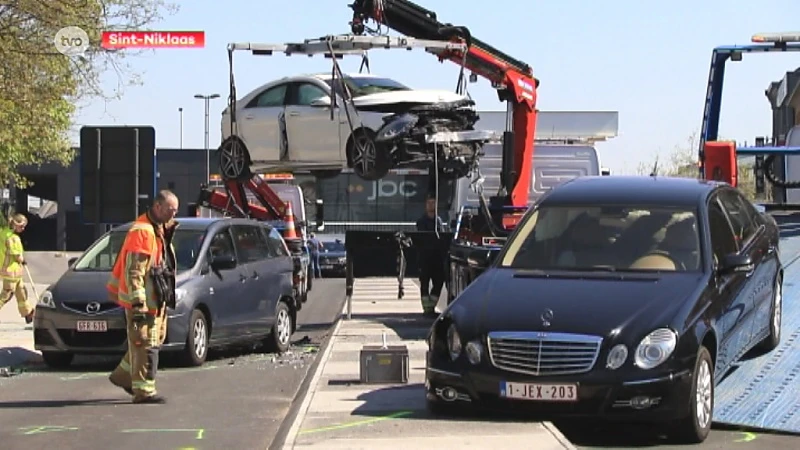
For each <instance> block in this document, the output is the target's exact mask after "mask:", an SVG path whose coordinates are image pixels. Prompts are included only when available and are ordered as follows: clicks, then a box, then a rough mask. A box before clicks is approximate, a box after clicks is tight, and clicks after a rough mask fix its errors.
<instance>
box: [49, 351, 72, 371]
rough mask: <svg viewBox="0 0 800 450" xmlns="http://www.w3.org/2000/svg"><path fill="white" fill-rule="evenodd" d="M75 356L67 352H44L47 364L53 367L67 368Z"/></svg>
mask: <svg viewBox="0 0 800 450" xmlns="http://www.w3.org/2000/svg"><path fill="white" fill-rule="evenodd" d="M74 358H75V355H74V354H72V353H67V352H42V359H43V360H44V363H45V365H46V366H47V367H49V368H51V369H66V368H67V367H69V366H70V365H71V364H72V360H73V359H74Z"/></svg>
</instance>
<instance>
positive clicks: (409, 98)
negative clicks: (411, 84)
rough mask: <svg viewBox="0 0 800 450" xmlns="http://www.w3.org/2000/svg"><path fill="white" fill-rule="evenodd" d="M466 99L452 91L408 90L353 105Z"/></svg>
mask: <svg viewBox="0 0 800 450" xmlns="http://www.w3.org/2000/svg"><path fill="white" fill-rule="evenodd" d="M465 98H466V97H464V96H463V95H459V94H456V93H455V92H451V91H443V90H408V91H391V92H379V93H376V94H368V95H362V96H359V97H356V98H354V99H353V104H354V105H355V106H356V107H359V106H374V105H391V104H395V103H419V104H431V103H440V102H454V101H458V100H463V99H465Z"/></svg>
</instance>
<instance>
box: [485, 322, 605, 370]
mask: <svg viewBox="0 0 800 450" xmlns="http://www.w3.org/2000/svg"><path fill="white" fill-rule="evenodd" d="M602 342H603V338H601V337H598V336H586V335H582V334H566V333H547V332H502V331H497V332H492V333H489V358H490V359H491V361H492V364H493V365H494V366H495V367H497V368H498V369H502V370H508V371H509V372H517V373H525V374H529V375H541V376H545V375H568V374H576V373H583V372H588V371H590V370H592V367H594V363H595V362H596V361H597V356H598V354H599V353H600V344H601V343H602Z"/></svg>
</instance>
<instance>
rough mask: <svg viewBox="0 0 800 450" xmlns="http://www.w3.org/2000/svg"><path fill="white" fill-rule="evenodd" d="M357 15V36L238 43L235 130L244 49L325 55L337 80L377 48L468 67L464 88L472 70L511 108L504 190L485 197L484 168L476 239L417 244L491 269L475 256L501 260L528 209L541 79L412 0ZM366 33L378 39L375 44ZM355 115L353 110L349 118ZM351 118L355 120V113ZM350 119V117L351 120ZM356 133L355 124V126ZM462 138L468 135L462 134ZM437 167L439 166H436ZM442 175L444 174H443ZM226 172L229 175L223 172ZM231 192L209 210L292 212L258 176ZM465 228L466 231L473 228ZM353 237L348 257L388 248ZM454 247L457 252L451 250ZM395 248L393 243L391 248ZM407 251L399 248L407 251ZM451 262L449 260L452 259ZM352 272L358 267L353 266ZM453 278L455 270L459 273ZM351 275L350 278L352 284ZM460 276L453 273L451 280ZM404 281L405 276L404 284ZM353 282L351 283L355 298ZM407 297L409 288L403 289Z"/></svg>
mask: <svg viewBox="0 0 800 450" xmlns="http://www.w3.org/2000/svg"><path fill="white" fill-rule="evenodd" d="M349 7H350V8H351V9H352V10H353V16H352V20H351V22H350V23H349V25H350V31H351V32H352V34H351V35H339V36H326V37H325V38H322V39H309V40H305V41H304V42H301V43H287V44H279V45H275V44H254V43H238V44H236V43H234V44H229V45H228V59H229V63H230V80H231V89H230V90H231V93H230V96H229V108H230V111H232V117H231V127H232V129H235V128H234V127H235V124H236V117H235V111H236V108H235V102H236V89H235V83H234V76H233V54H234V52H235V51H237V50H245V51H250V52H252V54H254V55H272V54H275V53H283V54H286V55H291V54H304V55H309V56H311V55H313V54H325V55H326V56H328V57H329V58H330V59H331V61H332V63H333V73H334V74H335V73H340V72H341V70H340V69H339V70H337V69H338V63H337V59H338V58H341V57H343V56H344V55H347V54H359V55H363V53H364V51H365V50H368V49H372V48H406V49H410V48H412V47H422V48H424V49H425V51H427V52H429V53H432V54H433V55H435V56H436V57H437V58H438V59H439V60H440V61H442V62H443V61H445V60H447V61H451V62H454V63H456V64H458V65H460V66H461V73H460V77H459V86H462V85H463V83H464V82H465V81H464V80H465V71H470V72H471V73H472V74H471V75H470V76H469V78H470V81H477V77H478V76H482V77H484V78H486V79H488V80H489V81H490V82H491V83H492V87H494V88H495V89H496V90H497V94H498V98H499V99H500V100H501V101H505V102H507V105H508V106H507V120H506V129H505V131H503V132H502V142H503V144H502V170H501V176H500V187H499V190H498V192H497V193H496V194H495V195H492V196H491V197H490V198H489V199H488V200H486V199H485V198H484V196H483V193H482V189H481V176H480V173H479V169H478V170H477V171H476V173H472V174H470V177H471V178H472V181H473V183H472V185H473V187H474V189H475V190H476V192H478V193H479V194H480V208H479V213H480V218H479V220H477V222H479V223H477V224H476V223H475V222H476V221H475V220H471V221H470V223H472V224H474V225H475V226H474V231H476V232H473V233H468V234H465V235H468V236H471V237H472V239H471V240H467V241H455V242H454V241H453V240H452V237H453V234H452V233H444V232H443V233H438V232H437V233H436V240H435V241H433V242H432V241H430V239H431V237H430V236H427V235H425V236H421V235H420V236H416V237H415V238H414V239H413V240H414V241H415V242H416V243H417V245H426V246H429V245H438V246H439V247H440V248H441V249H442V263H443V264H448V263H450V264H449V265H451V267H455V271H456V272H457V271H459V270H463V269H462V268H460V267H461V266H462V264H460V262H464V263H468V265H470V266H474V265H475V263H474V262H475V261H477V264H478V265H485V264H488V262H489V261H490V258H488V257H478V258H475V257H473V256H474V255H478V256H480V255H486V254H494V253H495V252H496V250H499V248H500V246H501V245H502V243H503V242H504V240H505V238H506V237H507V236H508V234H509V233H510V232H511V230H513V228H514V227H515V226H516V224H517V223H518V221H519V220H520V218H521V217H522V215H523V214H524V212H525V210H527V208H528V193H529V187H530V183H531V164H532V161H533V152H534V136H535V131H536V115H537V110H536V99H537V88H538V86H539V80H538V79H536V78H535V77H534V76H533V70H532V69H531V67H530V66H529V65H528V64H526V63H524V62H522V61H520V60H518V59H516V58H513V57H511V56H509V55H507V54H505V53H503V52H501V51H500V50H498V49H496V48H494V47H492V46H490V45H489V44H487V43H485V42H482V41H480V40H478V39H476V38H474V37H472V35H471V33H470V31H469V29H468V28H467V27H463V26H453V25H451V24H446V23H442V22H440V21H438V19H437V15H436V13H435V12H433V11H430V10H427V9H425V8H423V7H421V6H419V5H417V4H415V3H413V2H410V1H407V0H355V1H354V3H352V4H351V5H349ZM370 21H372V22H375V23H377V24H378V25H379V26H380V27H383V26H386V27H390V28H392V29H394V30H395V31H397V32H399V33H402V34H404V35H405V36H408V37H407V38H395V39H392V38H391V37H389V36H384V35H380V34H381V33H380V31H376V30H373V29H371V28H369V23H370ZM365 34H370V35H372V39H370V37H368V36H365ZM347 110H348V108H345V111H347ZM348 114H349V113H348ZM348 120H350V119H349V117H348ZM351 126H352V123H351ZM459 133H461V134H459ZM480 139H484V140H485V141H487V142H488V141H489V140H491V139H493V137H489V136H484V135H483V134H482V133H480V132H478V131H473V132H469V131H467V132H458V133H446V132H445V133H437V134H434V135H430V136H427V142H428V143H431V144H436V143H439V142H441V143H444V142H453V141H456V140H480ZM434 166H436V162H434ZM437 169H438V167H437ZM223 173H225V171H224V170H223ZM429 173H430V182H429V185H430V186H429V192H432V193H438V181H439V179H438V177H439V170H436V169H434V170H430V171H429ZM245 189H248V190H250V191H251V192H253V194H254V195H255V197H256V199H257V200H258V203H259V204H260V205H261V207H254V206H253V205H251V204H249V203H248V202H247V201H246V198H245V197H246V196H245V195H244V194H243V193H244V190H245ZM225 190H226V192H225V193H221V192H219V193H216V194H213V196H207V197H206V198H205V199H204V200H203V201H204V202H205V203H206V204H208V205H215V207H218V208H223V209H224V210H225V211H228V212H230V213H235V214H239V215H243V216H245V217H252V218H256V219H261V220H264V218H265V217H274V216H278V217H280V216H281V215H282V214H283V213H284V212H285V210H284V209H283V205H282V204H281V202H280V201H278V200H276V196H274V195H273V194H274V193H273V192H271V190H270V189H269V186H268V185H267V183H263V182H262V180H261V179H260V178H258V176H257V175H254V176H253V177H252V178H250V179H247V180H240V179H233V178H232V179H227V180H225ZM468 225H469V224H468V223H466V222H464V223H462V225H461V227H462V228H466V227H468ZM363 233H365V232H359V233H356V234H352V233H350V232H348V234H347V237H346V246H347V253H348V258H350V255H352V254H355V253H357V251H356V250H357V249H356V248H355V247H361V248H372V247H373V245H374V242H375V241H380V242H381V245H385V244H384V242H386V236H380V234H381V233H379V232H366V233H367V234H366V235H364V234H363ZM390 241H391V242H394V243H401V242H407V241H406V240H405V237H404V236H395V235H394V234H392V235H391V238H390ZM451 242H452V245H451ZM390 245H393V244H390ZM405 247H406V246H404V245H399V246H398V247H396V248H397V249H398V250H399V251H401V252H402V251H403V249H404V248H405ZM448 255H449V256H448ZM348 267H351V265H348ZM451 272H452V271H451ZM349 273H351V275H350V276H349V277H348V279H352V270H349ZM453 276H454V274H452V273H451V277H453ZM401 278H402V277H401ZM351 286H352V282H348V291H349V290H350V288H351ZM401 290H402V289H401Z"/></svg>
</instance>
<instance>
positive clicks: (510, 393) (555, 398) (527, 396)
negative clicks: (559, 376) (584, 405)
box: [500, 382, 578, 402]
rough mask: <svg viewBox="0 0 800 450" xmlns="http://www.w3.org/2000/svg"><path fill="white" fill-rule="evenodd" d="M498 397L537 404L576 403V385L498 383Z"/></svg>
mask: <svg viewBox="0 0 800 450" xmlns="http://www.w3.org/2000/svg"><path fill="white" fill-rule="evenodd" d="M500 396H501V397H504V398H513V399H519V400H533V401H538V402H577V401H578V385H577V384H534V383H511V382H501V383H500Z"/></svg>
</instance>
